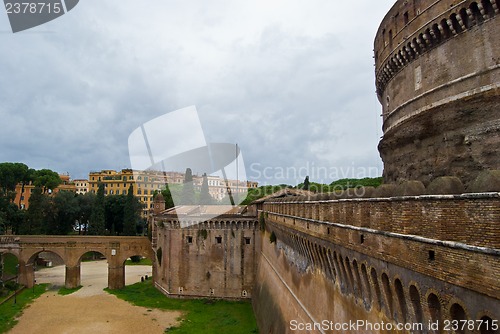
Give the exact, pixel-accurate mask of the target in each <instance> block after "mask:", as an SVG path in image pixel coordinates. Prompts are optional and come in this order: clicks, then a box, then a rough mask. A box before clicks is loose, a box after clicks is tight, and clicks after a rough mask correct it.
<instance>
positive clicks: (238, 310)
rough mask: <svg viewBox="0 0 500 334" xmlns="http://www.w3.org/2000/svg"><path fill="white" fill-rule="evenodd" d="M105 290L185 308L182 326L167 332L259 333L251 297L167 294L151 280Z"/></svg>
mask: <svg viewBox="0 0 500 334" xmlns="http://www.w3.org/2000/svg"><path fill="white" fill-rule="evenodd" d="M106 291H107V292H109V293H111V294H114V295H116V296H117V297H118V298H121V299H123V300H126V301H128V302H131V303H132V304H134V305H138V306H143V307H147V308H158V309H164V310H176V311H184V312H185V316H184V317H183V320H182V323H181V324H180V325H179V327H176V328H170V329H169V330H168V333H186V334H196V333H200V334H201V333H203V334H210V333H217V334H224V333H231V334H232V333H241V334H243V333H258V329H257V323H256V321H255V316H254V314H253V310H252V304H251V303H250V302H249V301H244V302H236V301H222V300H206V299H198V300H188V299H172V298H167V297H166V296H165V295H163V294H162V293H161V292H160V291H158V290H157V289H156V288H155V287H154V286H153V283H152V280H147V281H145V282H139V283H136V284H133V285H129V286H126V287H125V288H123V289H122V290H108V289H106Z"/></svg>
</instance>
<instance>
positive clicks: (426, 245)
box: [264, 194, 500, 298]
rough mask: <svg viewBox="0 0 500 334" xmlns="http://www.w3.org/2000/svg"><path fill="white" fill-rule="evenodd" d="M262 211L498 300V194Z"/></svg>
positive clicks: (276, 206)
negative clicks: (431, 253) (319, 218)
mask: <svg viewBox="0 0 500 334" xmlns="http://www.w3.org/2000/svg"><path fill="white" fill-rule="evenodd" d="M306 207H309V208H310V209H305V208H306ZM315 207H319V214H314V208H315ZM264 211H265V212H267V214H268V218H269V219H271V220H272V221H273V222H275V223H278V224H280V225H283V226H286V227H287V228H291V229H294V230H297V231H300V232H303V233H306V234H308V235H311V236H315V237H317V238H320V239H323V240H325V241H328V242H333V243H335V244H337V245H341V246H343V247H347V248H349V249H353V250H356V251H358V252H360V253H363V254H367V255H369V256H373V257H375V258H378V259H381V260H384V261H388V262H390V263H393V264H396V265H398V266H401V267H404V268H408V269H410V270H414V271H416V272H419V273H422V274H425V275H429V276H431V277H434V278H437V279H440V280H443V281H447V282H450V283H452V284H455V285H458V286H462V287H464V288H468V289H472V290H474V291H477V292H480V293H484V294H487V295H489V296H492V297H494V298H500V280H499V279H498V277H500V261H499V260H498V259H499V256H500V223H499V222H500V195H499V194H483V195H477V194H476V195H472V194H471V195H461V196H420V197H411V198H386V199H354V200H332V201H309V202H284V201H280V200H277V201H276V202H272V203H265V205H264ZM287 212H290V213H291V214H288V213H287ZM316 216H318V217H324V219H323V220H317V219H314V218H313V217H316ZM431 251H432V252H434V259H431V258H430V257H431V255H430V252H431Z"/></svg>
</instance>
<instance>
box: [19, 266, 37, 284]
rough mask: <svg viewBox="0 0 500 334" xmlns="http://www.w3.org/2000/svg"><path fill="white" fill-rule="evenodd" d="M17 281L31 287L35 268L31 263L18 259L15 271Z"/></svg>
mask: <svg viewBox="0 0 500 334" xmlns="http://www.w3.org/2000/svg"><path fill="white" fill-rule="evenodd" d="M17 275H18V279H17V281H18V283H19V284H21V285H24V286H25V287H27V288H32V287H33V285H34V280H35V270H34V268H33V263H25V262H22V261H19V270H18V272H17Z"/></svg>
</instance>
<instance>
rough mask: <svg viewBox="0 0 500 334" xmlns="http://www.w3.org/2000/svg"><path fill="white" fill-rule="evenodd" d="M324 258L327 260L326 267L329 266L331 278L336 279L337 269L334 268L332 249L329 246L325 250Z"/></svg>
mask: <svg viewBox="0 0 500 334" xmlns="http://www.w3.org/2000/svg"><path fill="white" fill-rule="evenodd" d="M326 259H327V260H328V267H329V268H330V273H331V276H332V279H333V280H334V281H335V280H336V279H337V271H336V269H335V264H334V261H335V260H334V259H333V256H332V251H331V249H330V248H328V249H327V251H326Z"/></svg>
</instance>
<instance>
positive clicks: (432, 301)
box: [427, 293, 441, 333]
mask: <svg viewBox="0 0 500 334" xmlns="http://www.w3.org/2000/svg"><path fill="white" fill-rule="evenodd" d="M427 307H428V308H429V315H430V317H431V321H432V322H433V323H436V322H438V321H439V322H441V302H440V301H439V298H438V297H437V296H436V295H435V294H433V293H431V294H429V296H428V297H427ZM436 333H439V331H436Z"/></svg>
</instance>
